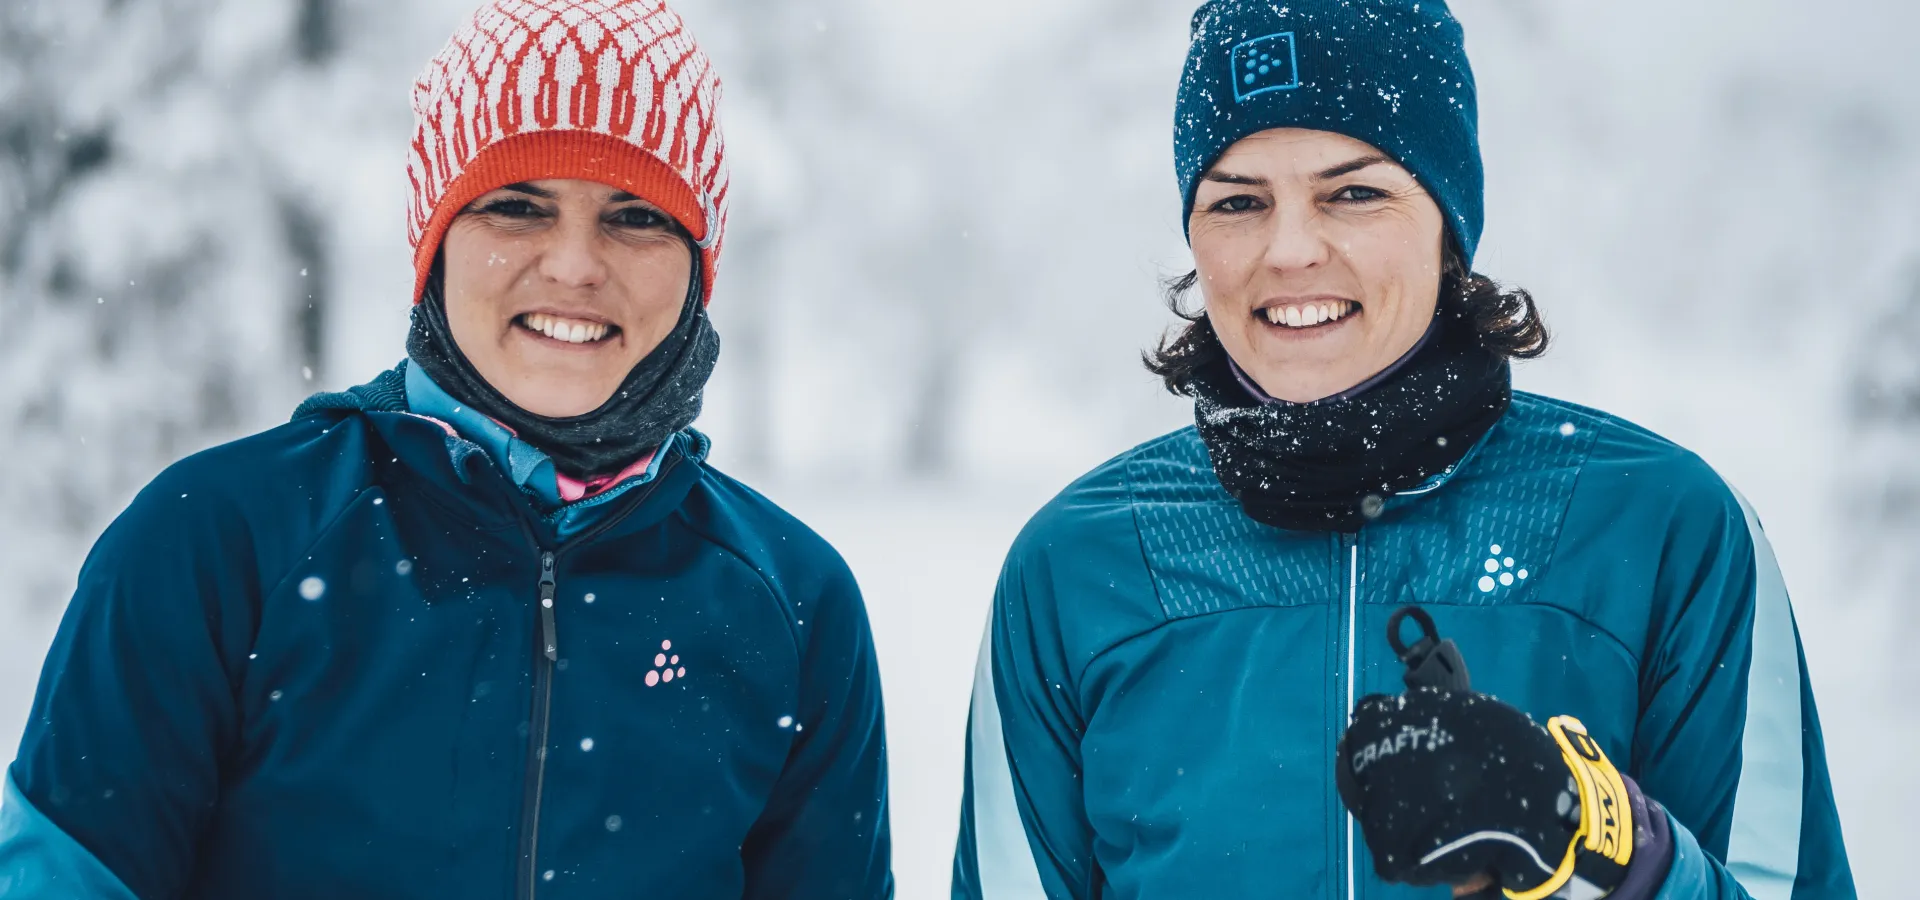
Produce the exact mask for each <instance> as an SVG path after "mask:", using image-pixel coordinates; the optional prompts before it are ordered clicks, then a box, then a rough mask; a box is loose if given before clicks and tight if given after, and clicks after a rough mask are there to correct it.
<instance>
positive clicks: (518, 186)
mask: <svg viewBox="0 0 1920 900" xmlns="http://www.w3.org/2000/svg"><path fill="white" fill-rule="evenodd" d="M500 190H503V191H513V192H514V193H516V194H527V195H530V196H534V197H539V198H540V199H542V200H552V199H553V197H554V194H553V192H552V191H547V190H542V189H540V188H537V187H534V186H533V185H531V184H528V183H526V182H524V181H518V182H514V183H513V184H509V185H506V186H504V187H502V188H500ZM638 199H640V198H639V197H636V196H634V195H632V194H629V193H627V192H626V191H614V192H613V194H612V196H609V197H608V198H607V199H606V202H608V203H631V202H633V201H635V200H638Z"/></svg>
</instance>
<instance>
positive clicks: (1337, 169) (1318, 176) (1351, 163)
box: [1313, 153, 1393, 181]
mask: <svg viewBox="0 0 1920 900" xmlns="http://www.w3.org/2000/svg"><path fill="white" fill-rule="evenodd" d="M1390 162H1393V160H1392V159H1390V158H1388V157H1385V156H1381V155H1380V154H1378V153H1376V154H1374V155H1372V156H1362V157H1360V158H1358V159H1350V160H1347V161H1346V162H1343V163H1341V164H1339V165H1337V166H1334V167H1333V168H1331V169H1323V170H1321V171H1320V172H1317V173H1315V174H1314V176H1313V180H1315V181H1326V180H1328V179H1330V178H1339V177H1340V176H1342V175H1352V174H1353V173H1355V172H1358V171H1360V170H1361V169H1364V168H1367V167H1369V166H1377V165H1379V164H1381V163H1390Z"/></svg>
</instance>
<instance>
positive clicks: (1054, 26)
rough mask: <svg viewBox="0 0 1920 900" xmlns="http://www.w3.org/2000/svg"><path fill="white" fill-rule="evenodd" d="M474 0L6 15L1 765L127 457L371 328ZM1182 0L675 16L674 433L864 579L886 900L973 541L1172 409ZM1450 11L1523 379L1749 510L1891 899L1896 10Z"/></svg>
mask: <svg viewBox="0 0 1920 900" xmlns="http://www.w3.org/2000/svg"><path fill="white" fill-rule="evenodd" d="M472 2H473V0H406V2H399V3H396V2H391V0H146V2H126V0H4V2H0V459H4V460H5V461H6V467H7V470H8V477H6V478H4V479H0V572H4V573H5V576H4V579H0V747H7V748H10V747H12V746H13V744H14V740H15V737H16V735H17V734H18V729H19V727H20V723H21V722H22V721H23V719H24V716H25V715H26V711H27V707H28V704H29V702H30V700H31V693H32V688H33V679H34V677H35V674H36V672H37V670H38V668H39V663H40V658H41V655H42V654H43V653H44V651H45V648H46V644H47V641H48V640H49V637H50V635H51V633H52V630H53V628H54V625H55V623H56V621H57V619H58V616H59V614H60V611H61V608H62V606H63V605H64V603H65V601H66V597H67V596H68V593H69V591H70V590H71V584H72V580H73V574H74V571H75V569H76V567H77V565H78V562H79V560H80V558H81V556H82V555H83V554H84V552H85V550H86V547H87V546H88V544H89V543H90V542H91V540H92V539H93V537H94V536H95V535H96V534H97V533H98V532H99V530H100V529H101V528H102V527H103V526H104V525H105V523H106V522H107V521H108V519H109V518H110V517H111V516H112V515H113V514H114V513H115V512H116V511H117V510H118V509H119V508H120V507H121V506H122V505H123V504H124V503H125V502H126V501H127V500H128V499H129V498H130V497H131V495H132V493H133V492H134V491H135V490H136V489H137V488H138V487H139V486H140V485H141V484H143V483H144V482H145V481H146V480H147V479H148V478H150V477H151V476H152V475H153V474H154V473H155V472H157V471H158V470H159V469H160V468H161V467H162V466H164V465H165V464H166V463H168V462H169V461H171V460H173V459H176V458H178V457H179V456H181V455H184V454H186V453H189V452H191V451H193V450H196V449H199V448H201V447H205V446H207V445H210V444H212V443H215V442H218V441H222V440H226V439H229V438H232V437H235V436H238V435H240V434H243V433H246V432H250V431H254V430H258V429H261V428H264V427H267V426H270V425H272V424H275V423H277V422H280V421H283V420H284V419H285V417H286V415H287V413H288V412H289V411H290V410H291V409H292V407H293V405H294V404H295V402H297V400H298V399H299V398H300V397H302V396H303V395H305V394H306V393H307V392H309V391H313V390H317V389H336V388H339V387H342V386H345V385H348V384H352V383H355V382H357V381H360V380H363V379H364V378H366V377H367V376H370V375H371V374H373V373H374V372H376V371H377V370H379V369H381V368H384V367H386V366H388V365H390V364H391V363H392V362H393V361H394V360H396V359H398V358H399V357H400V356H401V345H402V338H403V335H404V331H405V322H406V311H407V302H406V300H407V298H406V293H407V289H408V286H409V283H410V282H409V278H410V272H409V269H408V267H407V247H406V239H405V231H404V225H403V215H404V198H403V189H404V184H405V181H404V176H403V170H402V165H403V163H402V160H403V151H404V148H405V146H406V141H407V140H408V137H409V133H410V127H411V126H410V119H409V113H408V109H407V104H406V98H407V89H408V86H409V85H410V83H411V79H412V77H413V75H414V74H415V72H416V71H417V70H418V69H419V67H420V66H421V65H422V64H423V63H424V62H425V61H426V59H427V58H428V57H429V56H430V55H432V54H433V52H434V51H435V50H437V49H438V47H439V46H440V44H441V43H442V42H443V41H444V40H445V39H446V36H447V35H448V34H449V33H450V32H451V30H452V29H453V27H454V26H455V24H456V23H457V21H458V20H459V19H460V18H461V17H462V16H463V15H464V14H465V13H466V12H467V11H468V9H469V8H470V4H471V3H472ZM1193 3H1194V0H969V2H965V3H947V2H940V3H936V2H931V0H812V2H807V3H797V2H793V0H681V2H680V4H679V5H680V7H681V9H682V11H683V12H684V14H685V15H686V16H687V17H688V18H689V19H690V20H691V21H692V23H693V24H694V26H695V28H696V30H697V31H698V32H699V34H700V35H701V37H702V39H703V40H704V42H705V43H706V45H707V49H708V50H709V52H710V53H711V55H712V56H713V57H714V58H715V60H716V62H717V64H718V65H719V68H720V71H721V73H722V76H723V78H725V79H726V82H727V87H728V94H727V101H726V106H725V107H724V116H725V121H726V123H727V127H728V129H729V140H730V143H731V151H732V158H733V160H734V165H735V174H736V183H735V191H734V204H733V210H734V218H733V231H732V233H731V235H730V241H729V244H728V259H727V265H726V267H725V272H724V273H723V275H722V278H721V281H720V282H719V286H718V295H717V297H716V300H715V304H714V309H715V318H716V319H717V321H718V324H719V328H720V331H721V334H722V335H723V337H724V338H725V341H726V349H725V353H724V354H723V356H722V361H721V366H720V372H719V374H718V376H717V377H716V380H715V382H714V385H713V389H712V391H711V392H710V394H709V398H710V399H709V408H708V414H707V416H706V417H705V418H704V419H703V421H702V427H704V428H706V429H707V430H708V431H709V432H710V433H711V434H712V435H713V436H714V437H715V439H716V441H717V444H718V446H717V449H716V456H717V459H718V461H719V463H720V464H721V465H722V466H723V467H726V468H728V469H730V470H732V471H734V472H736V473H737V474H740V475H742V476H744V477H746V478H748V479H749V480H750V481H752V482H753V483H755V484H757V485H760V486H761V487H763V488H764V489H765V490H766V491H767V492H768V493H769V494H771V495H772V496H773V497H774V498H775V499H777V500H779V501H781V502H783V503H785V504H787V505H788V506H790V507H791V508H792V509H794V510H795V511H796V512H798V513H799V514H800V515H801V516H802V517H803V518H806V519H807V520H808V521H809V522H811V523H812V524H814V525H815V527H816V528H817V529H818V530H820V531H821V532H822V533H824V534H825V535H826V536H827V537H828V538H830V539H831V540H833V541H834V542H835V543H836V544H837V545H838V546H840V548H841V549H842V550H843V552H844V553H845V554H846V556H847V557H848V558H849V560H850V561H851V562H852V564H853V566H854V569H855V571H856V572H857V573H858V574H859V575H860V577H861V579H862V582H863V585H864V587H865V589H866V591H867V594H868V601H869V604H870V608H871V613H872V617H873V623H874V630H875V632H876V634H877V639H878V641H879V646H880V652H881V663H882V668H883V670H884V675H885V679H886V686H887V693H888V699H889V709H888V713H889V716H890V722H889V731H890V737H891V742H892V753H893V771H894V782H893V799H894V807H893V811H894V835H895V840H896V846H897V856H896V868H897V871H898V874H899V879H900V884H901V895H902V897H903V898H906V900H924V898H932V897H937V896H944V892H945V885H946V880H947V870H948V860H949V858H950V854H951V847H952V838H953V833H954V823H955V820H956V815H957V801H958V794H959V787H960V767H961V752H962V746H961V737H962V732H963V723H964V719H965V712H966V698H967V692H968V687H969V684H970V680H971V667H972V661H973V657H974V653H975V648H976V640H977V635H978V634H979V632H980V627H981V625H982V622H983V616H984V611H985V604H986V601H987V598H988V594H989V591H990V587H991V583H992V580H993V577H994V574H995V571H996V569H997V568H998V565H999V559H1000V555H1001V553H1002V551H1003V550H1004V549H1005V547H1006V546H1007V544H1008V542H1009V541H1010V540H1011V538H1012V536H1013V534H1014V532H1015V531H1016V530H1017V529H1018V527H1019V526H1020V524H1021V523H1022V521H1023V520H1024V519H1025V517H1026V516H1027V515H1028V514H1029V513H1031V512H1032V511H1033V510H1034V509H1035V508H1036V507H1038V506H1039V505H1040V504H1041V503H1043V502H1044V501H1045V499H1046V498H1047V497H1048V496H1049V495H1050V494H1051V493H1052V492H1053V491H1054V490H1056V489H1058V488H1059V487H1060V486H1061V485H1063V484H1064V483H1065V482H1066V481H1068V480H1069V479H1071V478H1072V477H1073V476H1074V475H1076V474H1078V473H1079V472H1081V471H1083V470H1085V469H1086V468H1088V467H1090V466H1092V465H1093V464H1095V463H1097V462H1099V461H1100V460H1102V459H1104V458H1106V457H1107V456H1110V455H1112V454H1113V453H1115V452H1118V451H1119V450H1121V449H1124V448H1125V447H1128V446H1131V445H1132V444H1134V443H1136V442H1138V441H1140V440H1143V439H1145V438H1148V437H1150V436H1153V435H1155V434H1158V433H1161V432H1163V431H1166V430H1169V429H1171V428H1174V427H1177V426H1179V425H1181V424H1182V423H1183V422H1185V421H1186V419H1187V410H1186V408H1185V407H1184V406H1183V405H1182V404H1181V403H1178V402H1176V401H1174V400H1173V399H1171V398H1168V397H1166V396H1165V395H1163V394H1160V393H1159V392H1158V391H1157V390H1156V388H1155V386H1154V384H1153V382H1152V380H1151V379H1150V377H1149V376H1148V375H1147V374H1146V373H1145V372H1143V371H1142V370H1141V369H1140V366H1139V364H1138V361H1137V360H1138V351H1139V350H1140V349H1141V348H1142V347H1144V346H1146V345H1147V344H1149V343H1150V342H1151V341H1152V340H1153V339H1154V338H1155V337H1156V336H1157V335H1158V334H1159V333H1160V331H1161V329H1162V328H1164V327H1166V326H1167V324H1168V323H1169V318H1168V316H1167V315H1166V313H1165V312H1164V310H1163V309H1162V308H1161V307H1160V305H1159V301H1158V299H1157V295H1156V284H1155V282H1156V279H1157V278H1159V277H1160V276H1162V275H1165V274H1170V273H1175V272H1179V271H1185V269H1186V268H1187V267H1188V265H1189V260H1188V258H1187V256H1186V254H1185V249H1184V245H1183V243H1182V241H1181V239H1180V226H1179V222H1178V215H1179V211H1178V203H1177V197H1176V194H1175V187H1174V182H1173V177H1172V171H1171V161H1170V150H1169V145H1170V122H1171V116H1172V112H1171V111H1172V103H1173V90H1174V83H1175V79H1176V77H1177V73H1178V69H1179V64H1180V60H1181V56H1182V53H1183V52H1184V47H1185V29H1186V19H1187V16H1188V15H1189V13H1190V12H1191V10H1192V6H1193ZM1455 6H1456V9H1457V11H1458V13H1459V14H1460V16H1461V18H1462V19H1464V20H1465V22H1466V25H1467V31H1468V40H1469V47H1470V50H1471V53H1472V56H1473V60H1474V64H1475V67H1476V69H1477V72H1478V75H1479V80H1480V89H1481V115H1482V127H1483V131H1482V137H1483V140H1484V143H1485V153H1486V162H1487V174H1488V183H1489V211H1488V223H1489V224H1488V231H1487V235H1486V239H1485V241H1484V243H1483V244H1482V251H1481V255H1480V259H1479V267H1480V268H1481V269H1482V270H1484V271H1487V272H1489V273H1490V274H1493V275H1495V276H1497V277H1500V278H1502V279H1505V280H1508V281H1510V282H1513V283H1517V284H1521V285H1524V286H1526V287H1528V288H1531V289H1532V290H1533V291H1534V292H1535V293H1536V295H1537V296H1538V297H1539V298H1540V300H1541V302H1542V304H1543V306H1544V308H1545V310H1546V313H1547V316H1548V321H1549V323H1550V324H1551V325H1552V326H1553V327H1554V328H1555V334H1556V338H1557V344H1558V346H1557V349H1556V350H1555V351H1554V352H1553V353H1552V354H1551V355H1550V356H1549V357H1548V358H1547V359H1545V360H1543V361H1540V362H1537V363H1533V364H1529V365H1526V366H1523V367H1522V368H1521V369H1520V372H1519V376H1518V377H1519V380H1520V383H1521V385H1522V386H1523V387H1527V388H1531V389H1534V390H1541V391H1545V392H1549V393H1553V394H1557V395H1559V396H1562V397H1565V398H1568V399H1572V400H1576V401H1579V402H1584V403H1588V404H1592V405H1596V406H1600V407H1602V408H1605V409H1608V410H1610V411H1613V412H1616V413H1619V414H1621V415H1625V416H1627V417H1629V418H1632V419H1635V420H1637V421H1639V422H1641V423H1642V424H1644V425H1647V426H1649V427H1652V428H1654V429H1655V430H1657V431H1660V432H1663V433H1665V434H1667V435H1668V436H1670V437H1673V438H1675V439H1677V440H1679V441H1680V442H1681V443H1683V444H1686V445H1687V446H1689V447H1691V448H1693V449H1695V450H1697V451H1699V452H1700V453H1701V454H1702V455H1703V456H1705V457H1706V458H1707V459H1708V460H1709V461H1710V462H1712V463H1713V464H1714V465H1716V466H1717V467H1719V469H1720V470H1721V471H1722V472H1723V473H1724V474H1725V475H1726V476H1727V477H1728V478H1729V479H1730V480H1731V481H1733V482H1734V483H1735V484H1736V485H1738V486H1739V487H1740V488H1741V489H1742V490H1744V491H1745V492H1746V493H1747V494H1748V496H1749V497H1750V498H1752V500H1753V501H1754V502H1755V504H1756V505H1757V506H1758V507H1759V508H1760V510H1761V512H1762V514H1763V515H1764V517H1765V519H1766V522H1767V525H1768V527H1769V530H1770V533H1771V534H1772V536H1773V539H1774V541H1775V545H1776V548H1777V550H1778V552H1779V556H1780V559H1781V562H1782V565H1783V567H1784V568H1785V570H1786V576H1787V582H1788V585H1789V587H1790V588H1791V589H1792V591H1793V593H1794V596H1795V600H1796V607H1797V610H1798V615H1799V622H1800V626H1801V629H1802V633H1803V636H1804V638H1805V641H1806V652H1807V656H1808V659H1809V664H1810V666H1811V668H1812V670H1813V675H1814V678H1815V684H1816V687H1817V689H1818V691H1819V697H1820V701H1821V712H1822V714H1823V716H1824V718H1825V723H1826V732H1827V740H1828V745H1829V753H1830V760H1831V763H1832V769H1833V777H1834V781H1835V783H1836V789H1837V791H1838V794H1839V802H1840V806H1841V813H1842V817H1843V820H1844V823H1845V827H1846V832H1847V841H1848V845H1849V849H1850V851H1851V855H1852V858H1853V863H1854V868H1855V872H1856V875H1857V877H1858V879H1859V882H1860V885H1861V888H1862V893H1863V895H1865V896H1894V895H1896V894H1898V893H1902V892H1903V890H1904V888H1905V887H1906V882H1907V881H1908V880H1909V877H1910V876H1909V873H1908V869H1907V866H1908V864H1909V863H1908V860H1907V858H1906V857H1907V855H1908V854H1910V852H1911V849H1910V846H1909V842H1908V841H1904V840H1902V839H1901V835H1903V834H1905V835H1911V834H1913V833H1914V830H1915V828H1916V826H1915V824H1914V821H1913V816H1914V810H1915V809H1920V774H1916V770H1915V769H1914V768H1913V767H1912V766H1910V765H1908V766H1902V765H1900V763H1901V762H1902V761H1903V760H1904V758H1905V755H1904V754H1902V753H1901V752H1900V751H1901V749H1902V748H1903V747H1907V746H1911V742H1912V740H1913V739H1915V738H1920V725H1916V724H1914V723H1915V721H1916V719H1915V716H1914V715H1913V713H1914V710H1915V709H1916V702H1915V701H1914V699H1913V697H1914V694H1913V692H1912V690H1911V689H1910V688H1908V685H1910V684H1912V683H1914V682H1915V680H1916V677H1920V654H1916V653H1913V652H1911V651H1910V650H1909V649H1908V645H1909V644H1910V642H1911V641H1912V640H1913V637H1912V635H1915V634H1917V633H1920V606H1916V605H1915V604H1914V603H1913V602H1912V601H1911V597H1912V591H1911V590H1910V589H1909V587H1908V586H1909V585H1910V584H1911V583H1913V582H1914V580H1915V578H1916V577H1917V576H1920V552H1916V551H1920V93H1916V92H1915V90H1914V89H1913V86H1912V66H1911V60H1912V52H1913V51H1912V46H1911V35H1912V34H1914V33H1915V30H1916V28H1920V6H1916V5H1915V4H1912V3H1907V2H1902V0H1827V2H1824V3H1821V4H1809V3H1805V2H1789V0H1687V2H1682V3H1675V2H1672V0H1613V2H1608V3H1604V4H1597V3H1578V4H1576V3H1543V2H1539V0H1456V3H1455ZM1902 59H1906V60H1908V61H1909V62H1908V63H1901V62H1900V60H1902ZM6 755H7V754H6V753H0V758H3V757H4V756H6Z"/></svg>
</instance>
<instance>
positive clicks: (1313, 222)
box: [1264, 202, 1333, 272]
mask: <svg viewBox="0 0 1920 900" xmlns="http://www.w3.org/2000/svg"><path fill="white" fill-rule="evenodd" d="M1270 221H1271V222H1272V226H1271V227H1272V233H1270V234H1269V235H1267V249H1266V258H1265V260H1264V261H1265V262H1266V264H1267V265H1268V266H1269V267H1271V268H1273V269H1276V270H1279V271H1282V272H1287V271H1293V270H1296V269H1310V268H1312V267H1314V266H1317V265H1320V264H1321V263H1324V262H1326V261H1327V259H1328V258H1329V257H1330V256H1331V255H1332V253H1333V248H1332V247H1331V246H1329V245H1328V243H1327V238H1326V235H1325V234H1324V233H1323V232H1322V230H1321V228H1320V225H1321V222H1320V211H1319V209H1317V208H1316V207H1315V206H1314V204H1312V203H1311V202H1304V203H1282V204H1278V205H1277V206H1276V208H1275V210H1274V215H1273V217H1272V218H1271V220H1270Z"/></svg>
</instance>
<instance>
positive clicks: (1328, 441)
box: [1188, 312, 1513, 532]
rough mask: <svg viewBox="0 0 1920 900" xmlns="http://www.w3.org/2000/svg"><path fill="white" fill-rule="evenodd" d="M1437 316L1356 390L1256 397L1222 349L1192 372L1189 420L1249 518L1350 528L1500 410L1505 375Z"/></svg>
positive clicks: (1478, 433)
mask: <svg viewBox="0 0 1920 900" xmlns="http://www.w3.org/2000/svg"><path fill="white" fill-rule="evenodd" d="M1440 317H1441V319H1442V321H1441V323H1440V327H1439V330H1438V332H1437V333H1436V334H1434V335H1433V338H1432V339H1431V340H1429V341H1428V342H1427V344H1426V346H1425V347H1423V348H1421V349H1420V350H1419V351H1418V352H1416V353H1414V354H1413V356H1412V357H1410V358H1408V359H1407V360H1406V361H1405V363H1404V364H1402V365H1400V367H1399V368H1398V369H1397V370H1395V371H1393V372H1392V373H1391V374H1389V375H1388V376H1387V377H1386V378H1385V379H1384V380H1382V381H1380V382H1379V383H1378V384H1375V385H1373V386H1371V387H1369V388H1368V389H1367V390H1365V391H1362V392H1360V393H1358V394H1343V395H1339V396H1335V397H1330V398H1328V399H1326V400H1322V401H1319V402H1316V403H1266V404H1263V403H1260V402H1259V401H1258V400H1256V399H1254V398H1253V397H1252V396H1250V395H1249V394H1248V392H1247V391H1246V389H1244V388H1243V387H1242V386H1241V384H1240V382H1239V380H1238V379H1237V378H1235V376H1234V373H1233V370H1232V368H1231V363H1230V362H1229V360H1228V359H1227V356H1226V354H1225V353H1221V354H1219V359H1218V360H1217V361H1216V362H1214V363H1212V364H1209V365H1207V366H1205V367H1203V368H1201V369H1200V370H1199V371H1198V372H1196V373H1195V374H1194V377H1193V379H1192V380H1191V381H1190V382H1189V383H1188V390H1189V392H1190V393H1191V394H1192V395H1193V399H1194V422H1195V423H1196V425H1197V426H1198V427H1199V430H1200V437H1201V439H1202V440H1203V441H1205V442H1206V445H1207V455H1208V456H1210V457H1211V458H1212V460H1213V469H1214V472H1215V474H1216V475H1218V476H1219V478H1220V483H1221V484H1222V485H1224V486H1225V487H1226V489H1227V493H1229V494H1232V495H1233V497H1234V499H1236V500H1239V501H1240V506H1241V508H1243V509H1245V510H1246V513H1247V515H1249V516H1251V517H1253V518H1254V519H1256V520H1258V521H1261V522H1265V523H1266V524H1268V525H1273V526H1276V527H1279V528H1289V529H1294V530H1299V531H1342V532H1354V531H1358V530H1360V526H1362V525H1365V524H1366V523H1367V522H1368V521H1369V520H1371V519H1372V518H1373V517H1375V516H1377V515H1379V514H1380V510H1381V508H1382V505H1383V504H1384V503H1385V501H1386V498H1387V497H1389V496H1392V495H1393V494H1395V493H1398V492H1400V491H1405V490H1409V489H1412V488H1415V487H1418V486H1419V485H1420V484H1421V483H1422V482H1424V481H1426V480H1427V479H1428V478H1431V477H1433V476H1434V475H1436V474H1438V473H1440V472H1443V471H1445V470H1446V469H1447V467H1449V466H1451V465H1453V464H1454V463H1457V462H1459V461H1460V459H1461V457H1463V456H1465V455H1466V452H1467V450H1468V449H1469V448H1471V447H1472V446H1473V445H1474V444H1475V443H1476V442H1478V441H1479V440H1480V438H1481V437H1482V436H1484V435H1485V434H1486V433H1487V431H1488V430H1489V429H1491V428H1492V427H1493V424H1494V423H1495V422H1497V421H1499V419H1500V416H1501V415H1502V414H1504V413H1505V412H1506V411H1507V404H1508V403H1509V402H1510V401H1511V400H1512V398H1513V381H1512V372H1511V370H1510V368H1509V367H1508V365H1507V361H1506V360H1505V359H1502V358H1501V357H1499V356H1497V355H1495V354H1493V353H1491V352H1489V351H1488V350H1487V349H1486V348H1484V347H1482V346H1481V345H1480V340H1479V337H1478V335H1476V334H1475V333H1474V330H1473V326H1472V324H1471V323H1470V322H1468V321H1467V320H1466V319H1465V318H1464V317H1462V316H1460V315H1459V314H1457V313H1453V312H1442V313H1441V314H1440ZM1208 334H1209V336H1211V330H1209V332H1208ZM1215 340H1217V338H1215Z"/></svg>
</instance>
